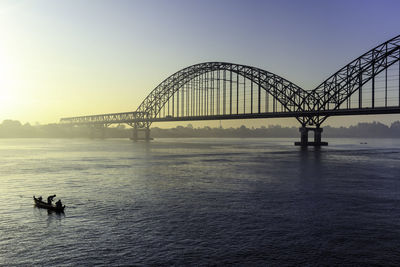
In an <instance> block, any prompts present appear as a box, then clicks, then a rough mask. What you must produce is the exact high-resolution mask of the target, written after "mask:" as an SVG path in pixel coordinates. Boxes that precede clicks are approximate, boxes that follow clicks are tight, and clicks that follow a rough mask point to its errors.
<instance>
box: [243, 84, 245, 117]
mask: <svg viewBox="0 0 400 267" xmlns="http://www.w3.org/2000/svg"><path fill="white" fill-rule="evenodd" d="M243 114H246V76H243Z"/></svg>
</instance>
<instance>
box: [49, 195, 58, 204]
mask: <svg viewBox="0 0 400 267" xmlns="http://www.w3.org/2000/svg"><path fill="white" fill-rule="evenodd" d="M55 197H56V195H52V196H48V197H47V204H49V205H51V202H53V198H55Z"/></svg>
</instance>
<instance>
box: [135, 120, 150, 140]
mask: <svg viewBox="0 0 400 267" xmlns="http://www.w3.org/2000/svg"><path fill="white" fill-rule="evenodd" d="M139 132H144V137H140V136H139ZM130 139H131V140H133V141H134V142H137V141H140V140H144V141H146V142H148V141H150V140H153V138H151V137H150V125H146V127H145V128H139V127H138V125H137V124H136V123H135V124H134V125H133V132H132V137H131V138H130Z"/></svg>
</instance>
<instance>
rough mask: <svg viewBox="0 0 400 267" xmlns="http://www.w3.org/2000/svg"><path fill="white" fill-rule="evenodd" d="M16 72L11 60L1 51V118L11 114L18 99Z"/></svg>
mask: <svg viewBox="0 0 400 267" xmlns="http://www.w3.org/2000/svg"><path fill="white" fill-rule="evenodd" d="M15 82H16V79H15V72H14V68H13V66H12V64H10V61H9V60H8V59H7V57H5V56H4V55H3V54H1V53H0V118H4V116H6V115H8V114H11V113H12V111H13V108H14V104H15V101H17V97H18V93H17V90H16V88H15Z"/></svg>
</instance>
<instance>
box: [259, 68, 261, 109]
mask: <svg viewBox="0 0 400 267" xmlns="http://www.w3.org/2000/svg"><path fill="white" fill-rule="evenodd" d="M258 113H261V72H260V70H258Z"/></svg>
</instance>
